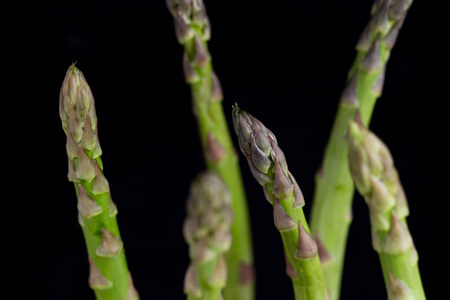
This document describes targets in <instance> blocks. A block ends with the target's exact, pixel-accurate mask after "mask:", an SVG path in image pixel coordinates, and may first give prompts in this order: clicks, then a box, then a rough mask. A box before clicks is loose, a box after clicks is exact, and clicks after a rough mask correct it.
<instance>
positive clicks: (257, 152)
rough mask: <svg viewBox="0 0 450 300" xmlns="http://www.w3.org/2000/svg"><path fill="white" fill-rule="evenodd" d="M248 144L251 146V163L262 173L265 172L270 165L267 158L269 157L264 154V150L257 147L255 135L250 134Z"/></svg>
mask: <svg viewBox="0 0 450 300" xmlns="http://www.w3.org/2000/svg"><path fill="white" fill-rule="evenodd" d="M250 138H251V139H250V146H251V156H250V157H251V159H252V162H253V165H254V166H255V167H256V168H257V169H258V170H259V171H260V172H262V173H264V174H267V172H268V171H269V168H270V166H271V165H272V162H271V161H270V160H269V158H268V157H267V156H266V155H265V154H264V152H263V151H262V150H261V149H259V147H258V145H257V144H256V140H255V137H254V135H253V133H251V134H250Z"/></svg>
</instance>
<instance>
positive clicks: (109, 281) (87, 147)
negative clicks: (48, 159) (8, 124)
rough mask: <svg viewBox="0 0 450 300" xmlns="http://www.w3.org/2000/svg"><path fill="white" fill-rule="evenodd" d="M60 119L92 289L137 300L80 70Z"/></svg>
mask: <svg viewBox="0 0 450 300" xmlns="http://www.w3.org/2000/svg"><path fill="white" fill-rule="evenodd" d="M59 115H60V117H61V121H62V126H63V129H64V132H65V133H66V135H67V144H66V149H67V156H68V161H69V167H68V169H69V171H68V175H67V176H68V179H69V181H71V182H73V183H74V185H75V191H76V194H77V198H78V204H77V207H78V212H79V214H78V221H79V224H80V225H81V228H82V230H83V234H84V237H85V240H86V245H87V250H88V254H89V265H90V274H89V285H90V287H91V288H92V289H93V290H94V292H95V295H96V297H97V299H98V300H136V299H139V296H138V293H137V291H136V289H135V288H134V286H133V283H132V279H131V275H130V273H129V272H128V267H127V262H126V259H125V252H124V249H123V242H122V240H121V239H120V233H119V227H118V225H117V219H116V215H117V207H116V205H115V204H114V202H113V201H112V199H111V194H110V190H109V184H108V181H107V180H106V178H105V175H104V174H103V164H102V160H101V158H100V156H101V154H102V150H101V148H100V144H99V140H98V127H97V115H96V112H95V104H94V97H93V95H92V92H91V89H90V88H89V85H88V83H87V82H86V79H85V78H84V76H83V74H82V73H81V71H80V70H78V69H77V68H76V67H75V65H71V66H70V67H69V69H68V70H67V73H66V77H65V78H64V82H63V84H62V87H61V92H60V102H59Z"/></svg>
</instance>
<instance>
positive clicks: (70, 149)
mask: <svg viewBox="0 0 450 300" xmlns="http://www.w3.org/2000/svg"><path fill="white" fill-rule="evenodd" d="M66 151H67V156H68V157H69V159H71V160H74V159H75V158H76V157H77V156H78V144H77V142H76V141H75V139H74V138H73V136H72V133H70V131H68V132H67V143H66Z"/></svg>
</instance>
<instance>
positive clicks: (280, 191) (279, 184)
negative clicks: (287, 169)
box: [273, 160, 294, 199]
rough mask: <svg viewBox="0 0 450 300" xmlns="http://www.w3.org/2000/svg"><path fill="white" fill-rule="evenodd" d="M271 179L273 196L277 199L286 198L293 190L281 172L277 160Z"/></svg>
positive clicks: (290, 183) (292, 186)
mask: <svg viewBox="0 0 450 300" xmlns="http://www.w3.org/2000/svg"><path fill="white" fill-rule="evenodd" d="M274 176H275V177H274V179H273V195H274V196H275V197H277V198H278V199H286V198H288V197H289V196H290V195H291V194H292V191H293V189H294V185H293V184H292V182H291V181H290V180H289V178H288V177H287V176H286V174H285V173H284V172H283V169H282V168H281V165H280V163H279V162H278V160H276V161H275V175H274Z"/></svg>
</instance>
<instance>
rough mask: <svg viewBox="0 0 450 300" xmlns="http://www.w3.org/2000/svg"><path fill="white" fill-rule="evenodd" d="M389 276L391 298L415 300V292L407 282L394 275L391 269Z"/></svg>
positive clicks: (389, 295) (395, 299)
mask: <svg viewBox="0 0 450 300" xmlns="http://www.w3.org/2000/svg"><path fill="white" fill-rule="evenodd" d="M388 276H389V278H388V290H387V292H388V298H389V300H415V299H416V298H415V297H414V293H413V292H412V290H411V289H410V288H409V287H408V286H407V285H406V283H405V282H404V281H402V280H400V279H398V278H396V277H395V276H394V274H392V272H391V271H389V275H388Z"/></svg>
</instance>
